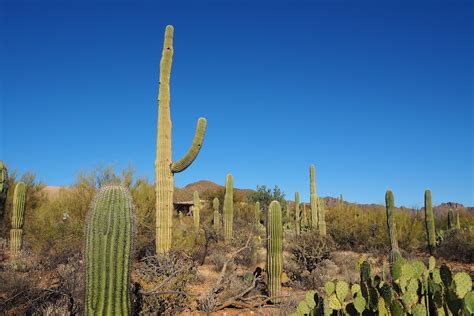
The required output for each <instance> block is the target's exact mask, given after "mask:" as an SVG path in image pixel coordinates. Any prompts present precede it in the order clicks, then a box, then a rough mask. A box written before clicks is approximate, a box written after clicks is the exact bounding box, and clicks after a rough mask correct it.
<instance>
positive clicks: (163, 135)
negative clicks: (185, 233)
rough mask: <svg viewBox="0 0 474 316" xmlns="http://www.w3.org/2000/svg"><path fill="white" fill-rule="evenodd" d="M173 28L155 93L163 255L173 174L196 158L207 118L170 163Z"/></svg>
mask: <svg viewBox="0 0 474 316" xmlns="http://www.w3.org/2000/svg"><path fill="white" fill-rule="evenodd" d="M173 36H174V28H173V26H171V25H168V26H167V27H166V30H165V39H164V43H163V52H162V57H161V61H160V81H159V92H158V131H157V143H156V161H155V180H156V181H155V183H156V184H155V190H156V252H157V253H160V254H164V253H166V252H168V250H169V249H170V248H171V232H172V226H173V221H172V218H173V194H174V174H175V173H178V172H182V171H184V170H185V169H186V168H187V167H189V166H190V165H191V164H192V162H193V161H194V159H196V157H197V155H198V153H199V151H200V150H201V147H202V143H203V140H204V134H205V133H206V124H207V123H206V119H205V118H199V120H198V123H197V127H196V132H195V134H194V139H193V142H192V145H191V147H190V148H189V150H188V152H187V153H186V154H185V155H184V156H183V157H182V158H181V159H180V160H178V161H175V162H173V160H172V152H171V114H170V77H171V65H172V63H173V53H174V49H173Z"/></svg>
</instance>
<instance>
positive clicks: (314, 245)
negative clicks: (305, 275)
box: [289, 232, 334, 272]
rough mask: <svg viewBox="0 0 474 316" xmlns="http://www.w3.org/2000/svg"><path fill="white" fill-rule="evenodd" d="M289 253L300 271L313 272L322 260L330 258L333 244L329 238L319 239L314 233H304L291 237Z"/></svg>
mask: <svg viewBox="0 0 474 316" xmlns="http://www.w3.org/2000/svg"><path fill="white" fill-rule="evenodd" d="M289 248H290V249H289V250H290V253H291V255H292V260H293V261H295V262H296V263H297V264H298V266H299V268H300V270H301V271H304V270H306V271H309V272H311V271H313V270H314V269H315V268H316V267H317V265H318V264H319V263H320V262H321V261H323V260H324V259H329V258H331V253H332V251H333V250H334V242H333V241H332V239H331V238H330V237H321V236H319V234H316V233H314V232H304V233H302V234H300V235H299V236H295V237H293V239H292V240H291V242H290V247H289Z"/></svg>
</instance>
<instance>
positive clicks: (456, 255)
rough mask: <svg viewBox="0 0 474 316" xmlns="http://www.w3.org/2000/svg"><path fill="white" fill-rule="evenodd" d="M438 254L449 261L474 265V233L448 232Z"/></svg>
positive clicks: (469, 231) (437, 250)
mask: <svg viewBox="0 0 474 316" xmlns="http://www.w3.org/2000/svg"><path fill="white" fill-rule="evenodd" d="M436 254H437V255H438V256H439V257H442V258H445V259H448V260H453V261H460V262H465V263H474V231H473V230H467V229H466V230H451V231H447V232H446V233H445V236H444V240H443V241H442V242H441V244H440V245H439V247H438V248H437V249H436Z"/></svg>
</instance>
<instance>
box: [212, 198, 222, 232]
mask: <svg viewBox="0 0 474 316" xmlns="http://www.w3.org/2000/svg"><path fill="white" fill-rule="evenodd" d="M212 208H213V209H214V212H213V225H214V229H215V230H219V229H220V227H221V225H220V224H221V221H220V216H219V199H218V198H216V197H215V198H214V200H213V201H212Z"/></svg>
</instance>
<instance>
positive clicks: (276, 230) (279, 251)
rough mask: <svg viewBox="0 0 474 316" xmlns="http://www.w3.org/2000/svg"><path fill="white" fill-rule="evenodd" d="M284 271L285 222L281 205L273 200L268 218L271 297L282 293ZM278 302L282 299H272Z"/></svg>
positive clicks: (269, 287) (268, 265)
mask: <svg viewBox="0 0 474 316" xmlns="http://www.w3.org/2000/svg"><path fill="white" fill-rule="evenodd" d="M282 272H283V223H282V214H281V206H280V203H278V202H277V201H272V202H271V203H270V206H269V208H268V220H267V273H268V294H269V296H270V297H275V296H280V294H281V274H282ZM272 301H273V302H274V303H278V302H279V301H280V299H278V298H275V299H273V300H272Z"/></svg>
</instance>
